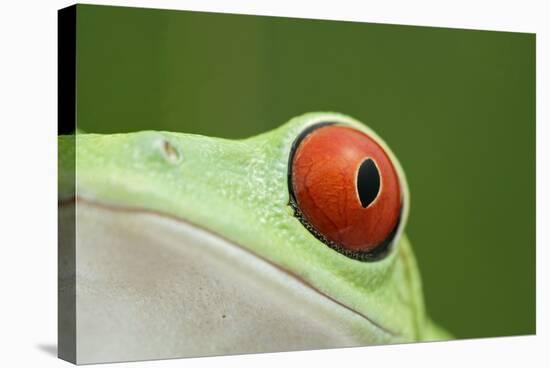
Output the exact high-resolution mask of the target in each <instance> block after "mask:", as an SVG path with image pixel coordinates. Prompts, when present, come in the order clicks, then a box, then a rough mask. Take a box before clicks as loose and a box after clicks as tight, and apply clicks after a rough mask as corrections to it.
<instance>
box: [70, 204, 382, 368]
mask: <svg viewBox="0 0 550 368" xmlns="http://www.w3.org/2000/svg"><path fill="white" fill-rule="evenodd" d="M70 207H71V206H61V207H60V210H59V216H60V220H61V224H63V222H66V223H67V224H68V226H70V223H71V222H72V216H74V214H71V210H70ZM76 213H77V217H76V218H77V221H76V257H75V259H76V360H77V362H78V363H95V362H105V361H127V360H143V359H161V358H174V357H191V356H206V355H221V354H240V353H254V352H273V351H285V350H302V349H319V348H327V347H347V346H358V345H365V344H379V343H385V342H389V341H390V339H391V336H389V335H388V334H387V333H385V332H384V331H382V330H379V331H376V328H375V327H373V325H372V324H371V323H370V322H369V321H368V320H367V319H366V318H364V317H363V316H361V315H359V314H357V313H355V312H353V311H351V310H349V309H346V308H345V307H343V306H342V305H340V304H338V303H337V302H335V301H333V300H331V299H330V298H327V297H326V296H324V295H323V294H321V293H319V292H318V291H316V290H314V289H312V288H311V287H309V286H308V285H306V284H304V283H303V282H301V281H300V280H299V279H297V278H296V277H294V276H292V275H290V274H289V273H287V272H286V271H284V270H282V269H280V268H278V267H276V266H275V265H273V264H270V263H269V262H267V261H265V260H263V259H261V258H259V257H257V256H255V255H253V254H251V253H250V252H248V251H246V250H244V249H242V248H241V247H239V246H237V245H235V244H233V243H230V242H228V241H226V240H224V239H223V238H221V237H219V236H217V235H215V234H212V233H210V232H208V231H205V230H203V229H200V228H198V227H196V226H193V225H191V224H188V223H186V222H184V221H180V220H176V219H172V218H169V217H166V216H161V215H159V214H154V213H148V212H145V211H139V210H123V209H116V208H109V207H106V206H102V205H97V204H93V203H92V202H88V201H82V200H79V201H77V212H76ZM70 239H71V234H70V232H69V233H67V232H66V231H65V232H60V247H61V248H60V252H61V254H62V255H63V254H70V251H68V250H67V247H70V244H71V241H70ZM63 264H64V263H63V262H61V263H60V266H61V267H62V266H63ZM68 271H70V270H68ZM69 274H70V272H69ZM63 282H64V280H60V283H63ZM62 290H67V291H66V293H68V294H66V295H61V298H60V303H62V304H61V305H63V300H65V301H66V300H69V304H70V288H68V289H62ZM62 294H63V291H62ZM67 298H68V299H67ZM67 318H68V319H70V314H69V315H68V317H67ZM70 325H71V322H70V321H65V322H64V321H63V317H62V316H60V338H61V339H63V338H65V339H71V338H72V337H71V334H70V330H71V327H70ZM60 348H61V346H60Z"/></svg>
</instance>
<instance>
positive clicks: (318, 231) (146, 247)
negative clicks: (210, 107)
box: [60, 113, 428, 362]
mask: <svg viewBox="0 0 550 368" xmlns="http://www.w3.org/2000/svg"><path fill="white" fill-rule="evenodd" d="M329 128H331V129H329ZM323 132H324V133H323ZM321 133H322V134H321ZM325 133H326V134H325ZM339 134H343V137H344V138H345V139H348V138H347V134H351V135H354V134H355V135H356V137H355V138H357V137H359V138H358V139H359V141H360V144H359V145H360V146H361V144H363V143H364V142H363V143H361V139H363V138H361V137H365V139H367V141H368V142H367V143H368V144H367V146H366V148H364V147H363V148H364V149H366V150H367V151H368V150H369V149H372V147H375V148H374V149H375V150H378V151H377V152H375V153H374V154H373V155H374V156H373V155H368V154H367V155H364V154H363V153H361V152H359V154H357V152H355V153H354V152H353V150H348V151H346V150H340V151H339V149H338V147H340V148H341V147H342V145H341V144H340V143H339V142H340V140H341V139H342V136H339ZM323 135H324V136H323ZM331 135H332V136H331ZM355 138H353V137H352V138H350V139H355ZM315 139H316V140H317V141H319V142H321V143H315ZM75 140H76V148H75ZM323 142H324V143H323ZM322 144H324V145H325V146H323V147H322V149H319V147H320V146H319V145H322ZM365 144H366V143H365ZM369 145H370V146H369ZM327 147H328V148H327ZM369 147H370V148H369ZM363 148H361V149H363ZM71 149H76V155H74V152H71ZM318 152H325V153H326V154H325V156H323V157H320V156H319V153H318ZM339 152H340V153H339ZM60 154H61V159H60V195H61V202H60V203H61V207H60V208H61V210H60V216H61V218H62V220H63V218H64V216H65V218H70V217H71V215H70V214H64V211H63V208H71V207H72V204H73V203H75V199H76V208H77V210H76V216H77V217H76V225H77V226H76V235H75V237H76V268H77V271H76V279H77V295H78V296H79V297H78V299H77V313H76V314H77V316H78V324H79V327H80V328H79V330H78V331H77V332H78V336H77V341H78V343H79V346H80V347H79V349H80V350H79V351H80V353H81V357H82V359H83V361H90V362H91V361H94V359H100V358H102V357H109V358H110V359H116V358H113V355H114V356H115V357H120V358H121V359H140V358H154V357H168V356H191V355H208V354H222V353H242V352H257V351H276V350H293V349H308V348H321V347H341V346H357V345H365V344H380V343H390V342H401V341H416V340H422V339H426V338H428V335H427V330H425V328H424V326H426V325H427V324H428V322H427V318H426V316H425V313H424V306H423V297H422V292H421V284H420V280H419V276H418V272H417V269H416V265H415V261H414V257H413V254H412V252H411V249H410V245H409V243H408V241H407V239H406V237H405V235H404V234H403V228H404V226H405V223H406V220H407V215H408V210H409V192H408V187H407V181H406V179H405V175H404V173H403V170H402V169H401V166H400V165H399V162H398V161H397V159H396V158H395V157H394V155H393V154H392V152H391V151H390V149H389V148H388V146H387V145H386V144H385V143H384V142H383V141H382V139H380V137H378V136H377V135H376V134H375V133H374V132H373V131H372V130H370V129H369V128H368V127H366V126H365V125H363V124H361V123H360V122H358V121H356V120H354V119H352V118H350V117H347V116H344V115H341V114H335V113H309V114H306V115H303V116H300V117H297V118H294V119H292V120H290V121H289V122H288V123H286V124H284V125H282V126H281V127H279V128H278V129H275V130H273V131H270V132H267V133H264V134H262V135H258V136H255V137H252V138H248V139H244V140H226V139H220V138H210V137H203V136H198V135H190V134H182V133H168V132H156V131H145V132H138V133H128V134H112V135H98V134H78V135H77V136H72V137H69V136H67V137H60ZM327 155H328V156H327ZM331 155H332V156H331ZM339 155H350V157H352V158H351V159H347V160H344V161H345V162H348V163H349V162H351V164H350V165H351V166H350V167H348V168H343V169H342V168H341V167H340V168H339V169H338V170H340V171H341V173H339V174H334V175H333V176H334V177H336V178H340V179H341V180H340V179H337V180H340V182H339V184H338V185H337V186H336V189H337V190H331V188H332V187H331V180H335V179H331V178H330V172H331V170H333V168H331V167H330V166H331V164H330V163H327V161H328V160H327V157H332V161H334V162H335V163H336V164H335V165H336V166H338V163H339V162H340V163H341V162H344V161H342V160H341V157H339ZM357 155H359V156H357ZM376 155H378V156H376ZM321 156H322V155H321ZM363 156H365V157H363ZM72 157H76V187H74V186H73V185H74V182H75V181H74V178H73V177H72V176H71V175H69V173H70V172H71V171H70V170H69V169H70V168H71V164H74V162H72V159H71V158H72ZM369 157H375V158H376V157H378V158H376V159H374V160H371V159H369ZM316 160H318V162H322V161H323V160H324V162H325V163H327V165H328V169H326V170H325V169H323V168H322V167H321V169H319V170H318V169H315V168H314V167H316V165H315V162H316ZM384 160H386V161H387V162H384ZM317 166H318V165H317ZM332 166H334V164H332ZM326 167H327V166H326V165H325V168H326ZM316 170H317V171H316ZM323 170H324V171H323ZM327 170H328V171H327ZM346 170H347V171H346ZM333 171H334V170H333ZM327 172H328V173H329V174H327ZM350 173H351V174H350ZM339 175H340V176H339ZM346 175H347V176H349V177H351V179H350V178H347V177H346ZM363 177H366V178H367V179H368V180H367V182H363V181H362V180H364V178H363ZM361 178H363V179H361ZM317 183H319V184H318V185H317ZM373 183H374V184H373ZM346 185H351V186H352V188H351V189H349V188H346ZM384 191H386V192H384ZM388 191H389V192H388ZM349 193H352V195H351V196H348V194H349ZM354 193H356V195H354ZM384 195H385V196H386V197H387V198H386V197H384ZM73 196H74V197H73ZM319 201H321V202H323V201H325V202H330V204H328V205H325V204H323V203H319ZM331 201H332V202H331ZM340 201H351V202H354V204H353V206H355V202H357V206H359V207H358V208H359V209H358V210H357V211H355V210H354V209H353V208H351V207H350V206H352V205H350V206H347V207H346V206H342V205H340V204H339V202H340ZM351 202H350V203H351ZM380 203H382V204H381V205H380ZM376 204H377V205H379V206H378V207H379V208H378V209H376ZM350 208H351V209H350ZM373 208H374V209H373ZM326 211H329V212H330V211H333V213H328V214H327V213H326ZM338 211H344V212H345V213H343V214H342V213H340V214H339V215H338V214H336V213H337V212H338ZM346 211H348V212H346ZM365 211H371V213H370V214H368V215H367V216H366V217H361V216H363V215H362V214H363V213H365ZM67 212H69V211H67ZM334 216H340V218H342V221H339V220H338V217H337V221H334ZM69 220H70V219H69ZM365 221H366V222H365ZM363 222H365V223H366V224H367V225H365V226H364V227H362V226H360V225H361V224H362V223H363ZM365 228H367V229H368V231H365V230H364V229H365ZM117 341H120V342H119V343H117Z"/></svg>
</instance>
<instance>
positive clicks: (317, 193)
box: [289, 124, 402, 260]
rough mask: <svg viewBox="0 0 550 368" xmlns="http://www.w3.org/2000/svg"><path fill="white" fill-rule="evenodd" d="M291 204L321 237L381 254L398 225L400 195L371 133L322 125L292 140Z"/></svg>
mask: <svg viewBox="0 0 550 368" xmlns="http://www.w3.org/2000/svg"><path fill="white" fill-rule="evenodd" d="M289 189H290V194H291V205H292V206H293V207H294V209H295V211H296V215H297V216H298V218H299V219H300V221H302V223H303V224H304V226H306V228H308V230H310V231H311V232H312V233H313V234H314V235H315V236H317V238H319V239H321V240H322V241H324V242H325V243H326V244H327V245H329V246H331V247H332V248H334V249H336V250H337V251H339V252H341V253H344V254H345V255H347V256H350V257H352V258H356V259H360V260H373V259H377V258H379V257H380V256H382V255H383V254H385V253H386V251H387V249H388V245H389V244H390V243H391V241H392V239H393V237H394V235H395V233H396V230H397V227H398V225H399V220H400V214H401V206H402V198H401V189H400V182H399V177H398V175H397V172H396V170H395V167H394V165H393V164H392V161H391V159H390V158H389V156H388V155H387V153H386V152H385V151H384V149H383V148H382V147H381V146H380V145H379V144H378V143H377V142H376V141H375V140H374V139H373V138H371V137H370V136H368V135H367V134H365V133H363V132H361V131H359V130H356V129H354V128H351V127H348V126H342V125H335V124H319V125H316V126H314V127H312V128H309V129H307V130H306V131H304V132H303V133H302V134H301V135H300V137H298V139H297V140H296V141H295V142H294V146H293V149H292V153H291V157H290V165H289Z"/></svg>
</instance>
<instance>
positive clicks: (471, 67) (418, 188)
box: [77, 5, 535, 338]
mask: <svg viewBox="0 0 550 368" xmlns="http://www.w3.org/2000/svg"><path fill="white" fill-rule="evenodd" d="M77 63H78V64H77V96H78V101H77V111H78V112H77V122H78V127H79V128H80V129H83V130H84V131H87V132H100V133H111V132H129V131H137V130H143V129H155V130H170V131H182V132H189V133H199V134H204V135H210V136H220V137H227V138H243V137H247V136H250V135H255V134H258V133H260V132H264V131H266V130H269V129H271V128H274V127H276V126H279V125H280V124H282V123H284V122H285V121H287V120H288V119H290V118H291V117H293V116H295V115H298V114H302V113H304V112H308V111H339V112H342V113H346V114H349V115H351V116H353V117H355V118H357V119H359V120H361V121H363V122H365V123H366V124H368V125H370V126H371V127H372V128H373V129H374V130H375V131H376V132H378V133H379V134H380V135H381V136H382V137H383V138H384V139H385V140H386V141H387V142H388V144H389V145H390V146H391V147H392V149H393V151H394V152H395V154H396V155H397V157H399V159H400V161H401V163H402V165H403V167H404V168H405V171H406V173H407V175H408V179H409V183H410V189H411V194H412V195H411V204H412V208H411V216H410V221H409V224H408V226H407V232H408V234H409V236H410V239H411V240H412V242H413V246H414V249H415V252H416V255H417V259H418V264H419V268H420V272H421V274H422V277H423V282H424V289H425V296H426V303H427V308H428V311H429V313H430V315H431V316H432V317H433V319H434V320H436V321H438V322H439V323H440V324H441V325H443V326H445V327H447V328H448V329H449V330H450V331H451V332H452V333H453V334H455V335H456V336H457V337H460V338H465V337H481V336H498V335H516V334H532V333H534V332H535V35H533V34H522V33H509V32H488V31H472V30H457V29H443V28H429V27H412V26H396V25H383V24H367V23H352V22H337V21H320V20H304V19H289V18H275V17H260V16H244V15H230V14H209V13H196V12H183V11H166V10H147V9H139V8H122V7H103V6H89V5H78V8H77Z"/></svg>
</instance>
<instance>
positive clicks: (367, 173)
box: [357, 158, 380, 208]
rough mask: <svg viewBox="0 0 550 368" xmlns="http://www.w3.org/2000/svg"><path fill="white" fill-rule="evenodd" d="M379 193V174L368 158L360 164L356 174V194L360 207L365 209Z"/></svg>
mask: <svg viewBox="0 0 550 368" xmlns="http://www.w3.org/2000/svg"><path fill="white" fill-rule="evenodd" d="M379 191H380V173H379V172H378V168H377V167H376V165H375V163H374V161H373V160H372V159H370V158H368V159H366V160H365V161H363V162H361V166H359V172H358V173H357V194H359V200H360V201H361V206H363V208H366V207H368V206H369V204H371V203H372V202H373V201H374V200H375V199H376V197H377V196H378V192H379Z"/></svg>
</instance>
